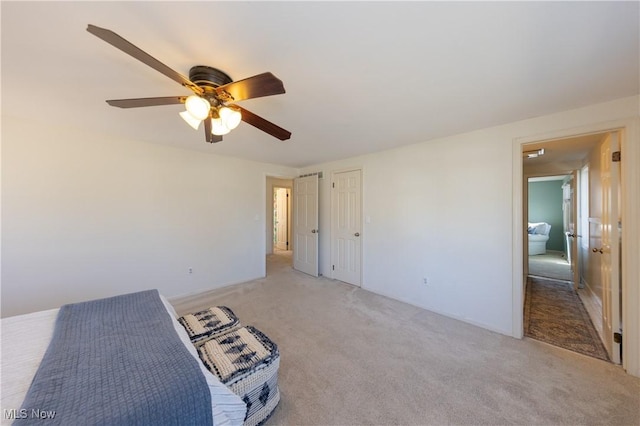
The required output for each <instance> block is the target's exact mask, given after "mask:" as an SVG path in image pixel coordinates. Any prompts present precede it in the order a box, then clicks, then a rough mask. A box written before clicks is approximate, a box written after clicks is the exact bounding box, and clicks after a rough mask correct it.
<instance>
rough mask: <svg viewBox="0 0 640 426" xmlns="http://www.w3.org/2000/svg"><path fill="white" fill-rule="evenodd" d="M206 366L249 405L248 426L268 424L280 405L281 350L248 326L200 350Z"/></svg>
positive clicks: (246, 420)
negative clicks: (279, 372)
mask: <svg viewBox="0 0 640 426" xmlns="http://www.w3.org/2000/svg"><path fill="white" fill-rule="evenodd" d="M198 354H199V355H200V358H201V359H202V362H203V363H204V365H205V366H206V367H207V368H208V369H209V370H210V371H211V372H212V373H213V374H214V375H216V376H217V377H218V378H219V379H220V381H221V382H222V383H224V384H225V385H226V386H227V387H229V389H231V391H233V392H234V393H235V394H236V395H238V396H240V397H241V398H242V400H243V401H244V402H245V404H247V416H246V418H245V421H244V424H245V426H254V425H259V424H262V423H264V422H265V421H266V420H267V419H268V418H269V416H270V415H271V413H272V412H273V410H274V409H275V408H276V406H277V405H278V402H279V401H280V390H279V389H278V368H279V367H280V354H279V352H278V347H277V346H276V344H275V343H273V342H272V341H271V340H270V339H269V338H268V337H267V336H266V335H264V334H263V333H262V332H260V331H259V330H257V329H256V328H254V327H251V326H246V327H242V328H240V329H238V330H235V331H232V332H230V333H226V334H224V335H222V336H220V337H216V338H213V339H211V340H208V341H207V342H205V343H204V344H203V345H202V346H200V347H199V348H198Z"/></svg>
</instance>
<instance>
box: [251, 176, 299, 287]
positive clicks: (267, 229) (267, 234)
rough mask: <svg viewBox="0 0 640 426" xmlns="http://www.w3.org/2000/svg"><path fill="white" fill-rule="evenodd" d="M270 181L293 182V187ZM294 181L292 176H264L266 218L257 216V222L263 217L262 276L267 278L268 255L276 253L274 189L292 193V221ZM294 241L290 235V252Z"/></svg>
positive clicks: (290, 214) (290, 216) (290, 196)
mask: <svg viewBox="0 0 640 426" xmlns="http://www.w3.org/2000/svg"><path fill="white" fill-rule="evenodd" d="M269 179H278V180H289V181H291V187H288V186H286V185H280V184H275V183H274V184H273V185H270V184H269ZM293 179H295V177H291V176H286V175H277V174H272V173H265V174H264V179H263V181H262V182H263V185H262V191H263V193H262V194H263V200H264V202H263V205H264V206H265V207H264V208H263V210H264V213H263V214H264V216H262V215H256V220H258V218H259V217H260V216H262V220H263V226H262V229H263V230H264V232H263V234H264V237H263V238H264V240H263V244H262V246H263V250H264V251H263V254H264V256H263V257H264V269H263V273H262V276H263V277H266V276H267V254H270V253H273V252H274V245H273V228H272V227H273V189H274V188H276V187H277V188H288V189H290V190H291V192H290V193H289V203H290V208H289V219H290V220H292V219H291V218H292V217H293V214H294V213H295V212H294V204H293V198H294V195H293ZM269 238H271V240H272V242H271V252H270V253H269V252H268V250H267V240H268V239H269ZM293 249H294V247H293V241H292V239H291V234H289V250H293Z"/></svg>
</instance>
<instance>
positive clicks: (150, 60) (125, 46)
mask: <svg viewBox="0 0 640 426" xmlns="http://www.w3.org/2000/svg"><path fill="white" fill-rule="evenodd" d="M87 31H89V32H90V33H91V34H93V35H94V36H96V37H98V38H101V39H102V40H104V41H106V42H107V43H109V44H111V45H112V46H114V47H117V48H118V49H120V50H122V51H123V52H124V53H127V54H129V55H131V56H133V57H134V58H136V59H137V60H139V61H140V62H143V63H145V64H147V65H149V66H150V67H151V68H153V69H154V70H156V71H158V72H160V73H162V74H164V75H166V76H167V77H169V78H170V79H172V80H174V81H177V82H178V83H180V84H181V85H183V86H185V87H188V88H189V89H191V90H193V91H194V92H195V93H197V94H202V89H201V88H200V87H198V86H197V85H196V84H194V83H192V82H191V80H189V79H188V78H187V77H185V76H184V75H182V74H180V73H179V72H177V71H174V70H172V69H171V68H169V67H168V66H166V65H165V64H163V63H162V62H160V61H159V60H157V59H156V58H154V57H153V56H151V55H149V54H148V53H147V52H145V51H143V50H142V49H140V48H139V47H136V46H134V45H133V44H131V43H130V42H128V41H127V40H125V39H124V38H122V37H120V36H119V35H118V34H116V33H114V32H113V31H111V30H107V29H105V28H100V27H96V26H95V25H91V24H89V26H87Z"/></svg>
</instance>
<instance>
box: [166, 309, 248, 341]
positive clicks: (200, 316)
mask: <svg viewBox="0 0 640 426" xmlns="http://www.w3.org/2000/svg"><path fill="white" fill-rule="evenodd" d="M178 322H179V323H180V324H182V326H183V327H184V328H185V330H187V334H188V335H189V338H190V339H191V342H192V343H193V344H194V345H197V344H201V343H203V342H204V341H206V340H207V339H210V338H212V337H216V336H219V335H221V334H223V333H226V332H228V331H231V330H233V329H235V328H237V327H239V326H240V320H239V319H238V317H237V316H236V315H235V314H234V313H233V311H232V310H231V309H229V308H227V307H226V306H215V307H212V308H209V309H205V310H204V311H199V312H195V313H193V314H187V315H184V316H182V317H180V318H178Z"/></svg>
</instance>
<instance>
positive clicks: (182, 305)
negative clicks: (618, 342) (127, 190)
mask: <svg viewBox="0 0 640 426" xmlns="http://www.w3.org/2000/svg"><path fill="white" fill-rule="evenodd" d="M289 262H290V259H289V258H286V257H281V256H280V255H271V256H270V257H269V259H268V276H267V278H264V279H259V280H256V281H252V282H250V283H245V284H240V285H236V286H233V287H229V288H226V289H219V290H215V291H212V292H209V293H206V294H202V295H199V296H197V297H193V298H189V299H184V300H181V301H180V302H176V303H174V304H175V306H176V309H177V310H178V312H179V313H186V312H189V311H195V310H198V309H201V308H205V307H208V306H210V305H216V304H217V305H226V306H229V307H230V308H231V309H233V310H234V312H235V313H236V314H237V315H238V316H239V317H240V320H241V321H242V323H243V324H246V325H254V326H255V327H256V328H258V329H259V330H261V331H263V332H265V333H266V334H267V335H268V336H269V337H270V338H271V339H272V340H273V341H274V342H276V343H277V344H278V346H279V348H280V354H281V366H280V375H279V384H280V390H281V393H282V400H281V402H280V404H279V406H278V407H277V408H276V410H275V412H274V414H273V416H272V417H271V419H269V421H268V422H267V425H391V424H393V425H447V424H450V425H479V424H486V425H489V424H491V425H498V424H499V425H504V424H522V425H525V424H526V425H531V424H538V425H555V424H565V425H583V424H584V425H603V424H608V425H638V424H639V423H640V412H639V411H640V408H639V407H640V379H638V378H634V377H632V376H629V375H627V374H625V373H624V371H623V370H622V369H621V368H620V367H616V366H614V365H612V364H610V363H608V362H605V361H601V360H598V359H595V358H591V357H587V356H584V355H580V354H576V353H574V352H570V351H567V350H565V349H561V348H556V347H553V346H550V345H547V344H545V343H541V342H538V341H536V340H533V339H527V338H525V339H523V340H517V339H513V338H511V337H507V336H503V335H500V334H497V333H493V332H490V331H487V330H484V329H481V328H478V327H475V326H472V325H469V324H466V323H463V322H460V321H456V320H453V319H449V318H446V317H443V316H440V315H437V314H434V313H431V312H428V311H425V310H423V309H419V308H416V307H414V306H410V305H407V304H405V303H401V302H398V301H395V300H391V299H388V298H385V297H382V296H378V295H375V294H373V293H370V292H368V291H365V290H362V289H360V288H356V287H353V286H351V285H348V284H343V283H340V282H338V281H332V280H329V279H326V278H317V279H316V278H312V277H309V276H307V275H305V274H302V273H299V272H297V271H293V270H292V269H291V267H290V263H289ZM389 285H393V283H389Z"/></svg>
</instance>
